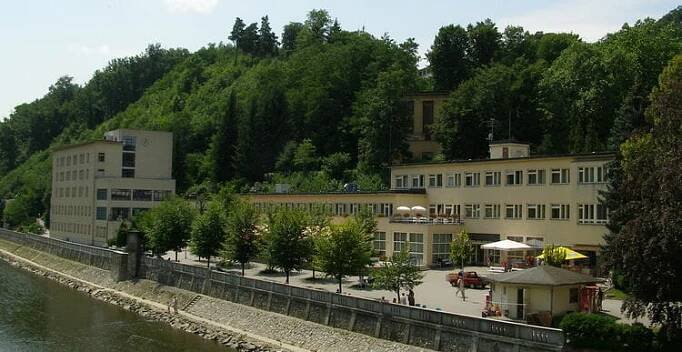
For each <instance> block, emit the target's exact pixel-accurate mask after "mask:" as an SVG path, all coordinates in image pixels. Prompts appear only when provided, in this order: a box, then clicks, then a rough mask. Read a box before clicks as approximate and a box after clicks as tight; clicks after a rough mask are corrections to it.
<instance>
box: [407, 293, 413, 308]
mask: <svg viewBox="0 0 682 352" xmlns="http://www.w3.org/2000/svg"><path fill="white" fill-rule="evenodd" d="M407 303H408V304H409V305H410V306H411V307H414V291H412V289H410V291H408V293H407Z"/></svg>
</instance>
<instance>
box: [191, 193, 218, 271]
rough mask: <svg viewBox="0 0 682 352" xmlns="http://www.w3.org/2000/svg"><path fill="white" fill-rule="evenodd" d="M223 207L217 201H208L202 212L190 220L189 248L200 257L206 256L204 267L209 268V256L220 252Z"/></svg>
mask: <svg viewBox="0 0 682 352" xmlns="http://www.w3.org/2000/svg"><path fill="white" fill-rule="evenodd" d="M224 225H225V221H224V220H223V208H222V206H221V205H220V203H218V202H210V203H209V204H208V206H207V207H206V211H205V212H204V213H203V214H199V215H197V216H196V218H194V221H193V222H192V228H191V234H190V239H189V250H190V252H191V253H192V254H194V255H197V256H199V257H200V258H206V267H207V268H209V269H210V268H211V257H215V256H217V255H218V254H220V252H221V250H222V247H223V241H224V240H225V227H224Z"/></svg>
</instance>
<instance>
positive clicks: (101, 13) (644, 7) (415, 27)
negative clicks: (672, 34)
mask: <svg viewBox="0 0 682 352" xmlns="http://www.w3.org/2000/svg"><path fill="white" fill-rule="evenodd" d="M678 5H679V0H676V1H675V0H571V1H569V0H553V1H539V0H514V1H510V0H476V1H471V0H419V1H414V0H409V1H404V0H366V1H361V0H318V1H312V0H241V1H234V0H61V1H50V0H2V2H1V3H0V48H2V50H1V51H0V82H2V84H0V119H3V118H6V117H8V116H9V114H10V113H11V112H12V111H13V109H14V106H16V105H19V104H22V103H28V102H31V101H33V100H35V99H37V98H40V97H41V96H43V95H44V94H45V93H46V92H47V90H48V88H49V86H50V85H51V84H53V83H54V82H56V81H57V79H58V78H59V77H61V76H64V75H68V76H72V77H74V81H75V82H77V83H79V84H82V83H84V82H87V80H88V79H90V77H92V74H93V72H94V71H95V70H97V69H101V68H103V67H105V66H106V65H107V63H108V62H109V60H111V59H113V58H117V57H123V56H129V55H135V54H137V53H140V52H142V51H143V50H144V49H145V48H146V47H147V45H148V44H151V43H160V44H161V45H162V46H163V47H167V48H168V47H182V48H187V49H189V50H191V51H194V50H196V49H198V48H201V47H202V46H205V45H206V44H208V43H218V42H220V41H227V36H228V33H229V31H230V30H231V28H232V24H233V23H234V19H235V17H241V18H242V19H244V21H245V22H247V23H251V22H260V18H261V17H262V16H263V15H268V16H269V18H270V24H271V26H272V28H273V29H274V30H275V32H276V33H277V34H278V36H279V35H280V34H281V28H282V26H284V25H285V24H286V23H289V22H292V21H298V22H302V21H304V20H305V15H306V14H307V12H308V11H310V10H311V9H320V8H322V9H326V10H328V11H329V12H330V14H331V15H332V17H335V18H337V19H338V21H339V23H340V24H341V26H342V27H343V28H344V29H346V30H356V29H363V28H364V30H365V31H367V32H369V33H372V34H374V35H376V36H381V35H383V34H384V33H388V34H389V35H390V37H391V38H393V39H395V40H397V41H403V40H405V39H407V38H410V37H412V38H415V39H416V41H417V43H419V46H420V53H421V54H422V56H423V54H425V53H426V51H428V49H429V47H430V46H431V43H432V42H433V38H434V36H435V34H436V33H437V32H438V29H439V28H440V27H441V26H444V25H448V24H460V25H463V26H465V25H466V24H468V23H472V22H476V21H480V20H483V19H485V18H490V19H492V20H493V21H494V22H495V23H497V25H498V28H500V31H501V30H503V29H504V27H505V26H507V25H521V26H523V27H524V28H525V29H526V30H529V31H531V32H535V31H544V32H559V31H561V32H573V33H576V34H578V35H580V37H581V38H583V39H584V40H586V41H590V42H593V41H596V40H599V39H600V38H601V37H603V36H604V35H605V34H606V33H609V32H614V31H617V30H618V29H619V28H620V27H621V26H622V25H623V23H625V22H628V23H634V22H635V21H636V20H637V19H642V18H646V17H652V18H659V17H661V16H662V15H664V14H665V13H667V12H668V11H670V10H672V9H673V8H675V7H676V6H678ZM424 64H425V62H424V61H422V63H421V65H424Z"/></svg>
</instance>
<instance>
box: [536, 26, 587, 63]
mask: <svg viewBox="0 0 682 352" xmlns="http://www.w3.org/2000/svg"><path fill="white" fill-rule="evenodd" d="M579 42H580V39H579V38H578V35H577V34H572V33H545V34H543V35H542V36H541V37H540V39H539V40H538V46H537V53H536V55H537V58H538V59H543V60H545V61H547V62H552V61H554V60H556V58H558V57H559V56H560V55H561V53H562V52H563V51H564V50H565V49H567V48H568V47H570V46H571V45H573V44H576V43H579Z"/></svg>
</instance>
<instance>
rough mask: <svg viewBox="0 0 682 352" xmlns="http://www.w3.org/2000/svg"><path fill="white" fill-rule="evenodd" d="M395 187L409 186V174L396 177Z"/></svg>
mask: <svg viewBox="0 0 682 352" xmlns="http://www.w3.org/2000/svg"><path fill="white" fill-rule="evenodd" d="M394 182H395V188H398V189H400V188H408V184H407V175H398V176H396V177H395V178H394Z"/></svg>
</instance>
